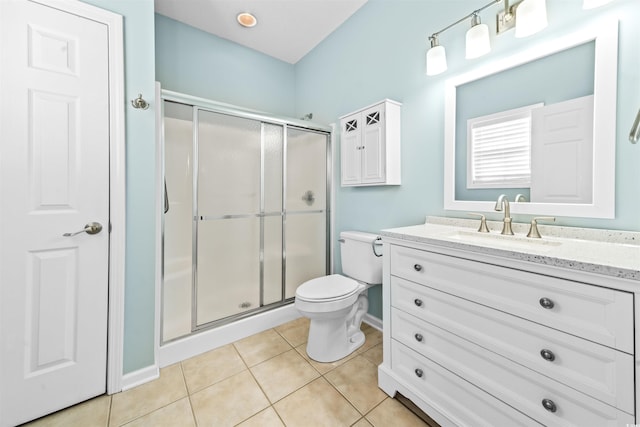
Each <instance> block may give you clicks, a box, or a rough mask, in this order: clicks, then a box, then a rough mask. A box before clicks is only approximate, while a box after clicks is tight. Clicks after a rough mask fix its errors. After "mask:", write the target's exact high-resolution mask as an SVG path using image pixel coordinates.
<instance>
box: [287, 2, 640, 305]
mask: <svg viewBox="0 0 640 427" xmlns="http://www.w3.org/2000/svg"><path fill="white" fill-rule="evenodd" d="M486 3H487V1H486V0H473V1H472V0H467V1H452V0H429V1H425V0H403V1H397V0H369V2H368V3H367V4H365V5H364V6H363V7H362V8H361V9H360V10H359V11H358V12H357V13H356V14H355V15H354V16H352V17H351V18H350V19H349V20H348V21H347V22H346V23H345V24H344V25H342V26H341V27H340V28H338V30H337V31H336V32H334V33H333V34H332V35H330V36H329V37H328V38H327V39H325V41H324V42H323V43H321V44H320V45H319V46H318V47H316V48H315V49H314V50H313V51H312V52H311V53H309V54H308V55H307V56H305V57H304V58H303V59H302V60H301V61H300V62H298V63H297V64H296V91H295V93H296V111H297V112H298V113H300V112H302V111H312V112H313V114H314V120H316V119H317V120H318V121H320V122H325V123H331V122H337V120H338V117H339V116H341V115H343V114H346V113H348V112H350V111H352V110H355V109H357V108H359V107H363V106H366V105H368V104H371V103H373V102H376V101H378V100H380V99H383V98H391V99H394V100H397V101H400V102H402V103H403V107H402V182H403V184H402V185H401V186H399V187H388V188H387V187H374V188H340V187H339V186H338V187H337V196H336V206H335V211H336V230H337V232H339V231H341V230H347V229H354V230H364V231H371V232H376V231H378V230H380V229H383V228H389V227H397V226H405V225H412V224H417V223H422V222H424V217H425V215H448V216H464V214H465V213H464V212H456V211H445V210H444V204H443V189H442V187H443V156H444V154H443V140H444V132H443V128H444V127H443V123H444V82H445V80H446V79H447V78H450V77H451V76H455V75H456V74H458V73H461V72H466V71H469V70H470V69H471V68H472V67H475V66H478V65H481V64H485V63H487V62H489V61H494V60H496V59H500V58H503V57H505V56H508V55H510V54H512V53H514V52H517V51H519V50H520V49H525V48H526V47H529V46H532V45H534V44H537V43H540V42H543V41H545V40H549V39H551V38H554V37H556V36H560V35H563V34H566V33H568V32H570V31H572V30H573V31H575V30H576V29H577V28H579V26H580V25H582V24H583V23H584V24H588V23H589V22H592V21H597V20H598V19H601V18H602V17H604V16H607V15H615V16H618V17H619V18H620V47H619V73H618V74H619V81H618V109H617V112H618V124H617V152H616V161H617V173H616V180H617V183H616V218H615V219H613V220H603V219H584V218H560V219H559V220H558V224H566V225H573V226H581V227H595V228H609V229H628V230H640V184H639V183H640V144H637V145H631V144H630V143H629V141H628V139H627V138H628V133H629V129H630V126H631V124H632V122H633V118H634V117H635V114H636V112H637V111H638V108H640V55H639V54H638V52H640V26H638V24H637V23H638V22H640V7H639V3H638V1H637V0H616V1H614V2H613V3H612V4H610V5H608V6H606V7H602V8H600V9H594V10H589V11H583V10H582V0H562V1H547V8H548V15H549V26H548V27H547V28H546V29H545V30H544V31H543V32H541V33H539V34H537V35H534V36H531V37H529V38H525V39H516V38H515V37H514V34H513V31H511V32H509V33H506V34H502V35H500V36H498V37H496V36H495V34H493V35H492V44H493V51H492V52H491V53H490V54H489V55H487V56H485V57H482V58H479V59H476V60H470V61H468V60H465V59H464V36H465V32H466V31H467V29H468V25H465V24H460V25H458V26H456V27H454V28H452V29H451V30H448V31H446V32H445V33H443V34H442V35H441V36H440V43H441V44H442V45H444V46H445V48H446V49H447V59H448V63H449V70H448V71H447V72H446V73H444V74H442V75H439V76H435V77H427V76H425V54H426V51H427V37H428V36H429V35H430V34H431V33H433V32H436V31H438V30H441V29H442V28H444V27H445V26H447V25H448V24H450V23H452V22H454V21H456V20H457V19H459V18H461V17H462V16H464V15H466V14H468V13H469V12H471V11H473V9H474V8H478V7H480V6H483V5H484V4H486ZM498 10H499V6H496V7H493V8H490V9H489V10H487V11H485V12H483V13H482V15H481V16H482V19H483V21H484V22H487V23H489V25H490V27H492V25H491V23H492V22H494V20H495V15H494V14H495V13H497V11H498ZM493 31H495V30H492V32H493ZM565 66H566V67H568V68H571V67H572V66H573V64H571V63H567V64H565ZM535 77H536V76H531V78H532V79H534V78H535ZM496 90H499V88H496ZM336 161H338V162H339V159H336ZM337 164H339V163H337ZM335 179H336V182H339V181H338V180H339V176H338V173H337V172H336V176H335ZM490 216H492V215H491V214H490ZM492 217H493V216H492ZM498 218H499V215H498V214H496V215H495V219H498ZM527 219H528V217H524V216H523V217H516V218H515V220H516V221H524V220H527ZM334 238H335V236H334ZM338 251H339V249H338ZM338 255H339V252H338ZM337 261H338V262H337V265H338V268H339V265H340V264H339V257H338V259H337ZM371 294H372V295H370V303H371V308H370V310H369V311H370V313H372V314H376V315H379V313H381V303H380V299H379V289H375V288H374V290H373V291H372V292H371Z"/></svg>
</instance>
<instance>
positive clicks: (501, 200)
mask: <svg viewBox="0 0 640 427" xmlns="http://www.w3.org/2000/svg"><path fill="white" fill-rule="evenodd" d="M503 207H504V219H503V220H502V233H500V234H507V235H509V236H513V230H512V229H511V208H510V207H509V200H508V199H507V196H506V195H505V194H501V195H500V197H498V201H497V202H496V206H495V208H494V209H495V210H496V211H499V212H500V211H502V210H503Z"/></svg>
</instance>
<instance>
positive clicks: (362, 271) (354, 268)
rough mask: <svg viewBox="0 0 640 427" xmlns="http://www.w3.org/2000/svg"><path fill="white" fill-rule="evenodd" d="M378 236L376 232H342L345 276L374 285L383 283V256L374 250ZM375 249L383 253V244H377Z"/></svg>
mask: <svg viewBox="0 0 640 427" xmlns="http://www.w3.org/2000/svg"><path fill="white" fill-rule="evenodd" d="M377 238H378V236H377V235H376V234H371V233H363V232H361V231H343V232H341V233H340V243H341V246H340V254H341V256H340V259H341V260H342V273H343V274H344V275H345V276H349V277H351V278H352V279H356V280H359V281H361V282H364V283H369V284H372V285H377V284H380V283H382V257H381V256H376V255H375V254H374V252H373V248H374V245H373V242H374V241H375V240H376V239H377ZM375 251H376V253H377V254H378V255H380V254H382V246H380V245H375Z"/></svg>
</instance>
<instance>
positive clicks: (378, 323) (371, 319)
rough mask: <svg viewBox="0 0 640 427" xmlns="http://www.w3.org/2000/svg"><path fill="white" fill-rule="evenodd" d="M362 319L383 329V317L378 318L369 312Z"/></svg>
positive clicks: (380, 329)
mask: <svg viewBox="0 0 640 427" xmlns="http://www.w3.org/2000/svg"><path fill="white" fill-rule="evenodd" d="M362 321H363V322H365V323H366V324H368V325H369V326H371V327H374V328H376V329H377V330H379V331H382V319H378V318H377V317H375V316H372V315H370V314H369V313H367V314H365V315H364V317H363V318H362Z"/></svg>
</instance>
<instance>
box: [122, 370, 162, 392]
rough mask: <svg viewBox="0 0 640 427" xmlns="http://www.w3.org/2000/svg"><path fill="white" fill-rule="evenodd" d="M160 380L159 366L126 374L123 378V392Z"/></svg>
mask: <svg viewBox="0 0 640 427" xmlns="http://www.w3.org/2000/svg"><path fill="white" fill-rule="evenodd" d="M158 378H160V367H159V366H158V365H152V366H147V367H146V368H142V369H138V370H137V371H133V372H130V373H128V374H124V375H123V376H122V391H125V390H129V389H130V388H134V387H137V386H139V385H142V384H144V383H148V382H149V381H153V380H155V379H158Z"/></svg>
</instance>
